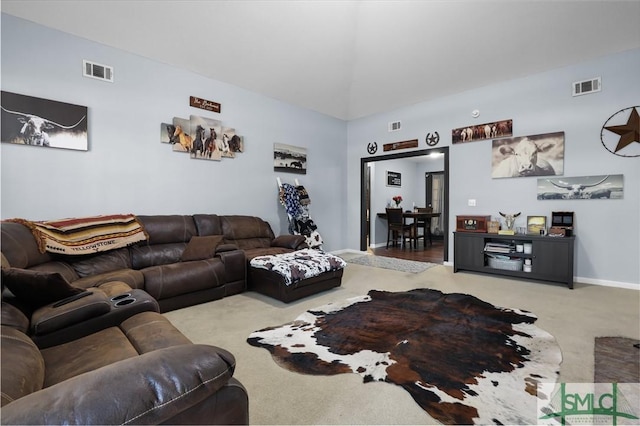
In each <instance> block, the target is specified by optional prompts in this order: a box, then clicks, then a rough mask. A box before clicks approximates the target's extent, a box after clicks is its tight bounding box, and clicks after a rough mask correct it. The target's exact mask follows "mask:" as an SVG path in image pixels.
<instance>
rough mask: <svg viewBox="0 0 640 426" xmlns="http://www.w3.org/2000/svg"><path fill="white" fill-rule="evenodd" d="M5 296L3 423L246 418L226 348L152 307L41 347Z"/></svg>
mask: <svg viewBox="0 0 640 426" xmlns="http://www.w3.org/2000/svg"><path fill="white" fill-rule="evenodd" d="M28 328H29V319H28V318H27V317H26V316H25V315H24V314H23V313H22V312H21V311H20V310H18V309H17V308H16V307H14V306H12V305H9V304H7V303H5V302H4V301H3V302H2V326H1V329H2V341H1V346H0V350H1V357H2V372H1V373H2V376H1V380H2V400H1V402H2V409H1V414H2V424H83V425H89V424H163V423H166V424H248V422H249V414H248V397H247V392H246V390H245V388H244V387H243V386H242V384H241V383H240V382H239V381H237V380H236V379H235V378H233V373H234V369H235V359H234V357H233V355H232V354H230V353H229V352H227V351H226V350H224V349H221V348H218V347H215V346H209V345H196V344H193V343H192V342H190V341H189V339H187V338H186V337H185V336H184V335H183V334H182V333H180V332H179V331H178V330H177V329H176V328H175V327H173V325H171V323H170V322H169V321H168V320H167V319H166V318H164V317H163V316H162V315H160V314H159V313H157V312H143V313H139V314H136V315H134V316H132V317H130V318H128V319H126V320H124V321H123V322H122V323H120V324H118V325H117V326H114V327H108V328H105V329H102V330H100V331H97V332H95V333H91V334H88V335H86V336H83V337H81V338H78V339H76V340H73V341H69V342H66V343H63V344H59V345H56V346H51V347H48V348H46V349H40V348H38V346H36V345H35V343H34V342H33V341H32V340H31V339H30V338H29V336H28V335H27V334H26V333H27V330H28Z"/></svg>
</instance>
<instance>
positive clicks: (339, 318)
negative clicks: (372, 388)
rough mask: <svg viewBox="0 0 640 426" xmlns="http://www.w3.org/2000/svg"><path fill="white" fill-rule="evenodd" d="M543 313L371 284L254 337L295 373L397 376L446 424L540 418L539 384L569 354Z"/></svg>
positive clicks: (550, 379) (553, 376)
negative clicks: (541, 321) (544, 324)
mask: <svg viewBox="0 0 640 426" xmlns="http://www.w3.org/2000/svg"><path fill="white" fill-rule="evenodd" d="M536 319H537V318H536V317H535V316H534V315H533V314H531V313H529V312H525V311H521V310H517V309H506V308H499V307H495V306H493V305H491V304H489V303H487V302H484V301H482V300H480V299H478V298H476V297H473V296H470V295H466V294H459V293H453V294H445V293H442V292H440V291H437V290H429V289H416V290H411V291H407V292H399V293H393V292H385V291H377V290H372V291H370V292H369V294H368V295H367V296H360V297H356V298H353V299H349V300H347V301H346V302H344V303H341V304H328V305H325V306H322V307H320V308H317V309H312V310H309V311H307V312H305V313H304V314H302V315H300V316H299V317H298V318H297V319H296V320H295V321H293V322H290V323H287V324H284V325H282V326H279V327H269V328H265V329H263V330H259V331H256V332H254V333H252V334H251V335H250V336H249V338H248V339H247V341H248V342H249V343H250V344H251V345H253V346H258V347H264V348H266V349H268V350H269V351H270V352H271V354H272V356H273V357H274V359H275V361H276V362H277V363H278V364H279V365H281V366H283V367H284V368H287V369H289V370H291V371H296V372H299V373H305V374H325V375H330V374H338V373H358V374H360V375H361V376H363V378H364V382H371V381H386V382H389V383H395V384H396V385H398V386H402V387H403V388H404V389H405V390H406V391H407V392H409V393H410V394H411V396H412V397H413V399H414V400H415V401H416V402H417V403H418V404H419V405H420V406H421V407H422V408H423V409H424V410H425V411H426V412H427V413H429V414H430V415H431V416H432V417H433V418H435V419H437V420H438V421H440V422H442V423H446V424H473V423H477V424H489V423H493V424H531V423H533V424H535V423H536V406H537V404H536V402H537V401H536V398H537V397H536V385H537V384H538V383H555V382H556V381H557V378H558V373H559V369H560V363H561V361H562V355H561V353H560V348H559V347H558V345H557V343H556V341H555V339H554V337H553V336H551V335H550V334H549V333H547V332H545V331H544V330H541V329H539V328H538V327H536V326H534V325H533V323H534V322H535V321H536Z"/></svg>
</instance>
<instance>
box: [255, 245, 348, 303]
mask: <svg viewBox="0 0 640 426" xmlns="http://www.w3.org/2000/svg"><path fill="white" fill-rule="evenodd" d="M249 265H250V268H249V277H248V278H249V280H248V281H249V282H248V289H249V290H252V291H257V292H258V293H262V294H265V295H267V296H270V297H273V298H274V299H278V300H280V301H282V302H285V303H289V302H291V301H293V300H298V299H300V298H303V297H306V296H310V295H312V294H316V293H319V292H321V291H324V290H328V289H330V288H333V287H339V286H340V284H341V283H342V273H343V270H344V267H345V266H346V262H345V261H344V260H343V259H341V258H340V257H338V256H334V255H332V254H329V253H325V252H323V251H321V250H314V249H303V250H298V251H294V252H291V253H284V254H276V255H268V256H257V257H254V258H253V259H251V261H250V263H249Z"/></svg>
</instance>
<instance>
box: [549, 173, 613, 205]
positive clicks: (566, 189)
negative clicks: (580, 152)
mask: <svg viewBox="0 0 640 426" xmlns="http://www.w3.org/2000/svg"><path fill="white" fill-rule="evenodd" d="M623 195H624V184H623V175H601V176H580V177H561V178H554V179H551V178H540V179H538V200H593V199H617V200H619V199H622V197H623Z"/></svg>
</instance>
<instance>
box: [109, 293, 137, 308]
mask: <svg viewBox="0 0 640 426" xmlns="http://www.w3.org/2000/svg"><path fill="white" fill-rule="evenodd" d="M109 300H111V302H112V303H113V306H114V307H116V308H120V307H122V306H127V305H130V304H132V303H134V302H135V301H136V300H137V299H136V298H135V297H133V296H132V295H131V293H122V294H119V295H117V296H113V297H112V298H111V299H109Z"/></svg>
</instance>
